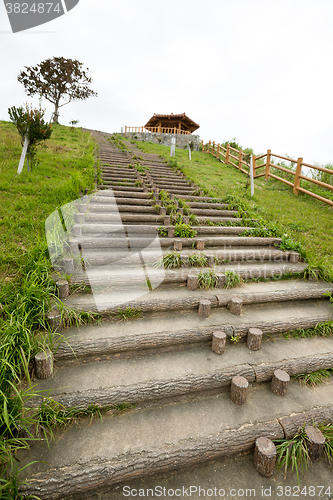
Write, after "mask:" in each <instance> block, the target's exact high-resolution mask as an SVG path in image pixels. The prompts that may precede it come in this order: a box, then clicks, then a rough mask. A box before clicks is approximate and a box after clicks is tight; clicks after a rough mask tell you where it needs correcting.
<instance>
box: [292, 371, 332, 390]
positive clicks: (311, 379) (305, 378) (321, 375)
mask: <svg viewBox="0 0 333 500" xmlns="http://www.w3.org/2000/svg"><path fill="white" fill-rule="evenodd" d="M331 375H332V369H329V370H325V369H324V370H317V371H316V372H311V373H299V374H298V375H295V377H294V378H295V379H297V380H298V381H299V382H300V383H301V384H302V385H306V386H308V387H315V386H316V385H320V384H321V383H323V382H325V380H327V379H328V378H330V376H331Z"/></svg>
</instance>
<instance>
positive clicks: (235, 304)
mask: <svg viewBox="0 0 333 500" xmlns="http://www.w3.org/2000/svg"><path fill="white" fill-rule="evenodd" d="M242 306H243V300H242V299H241V298H240V297H233V298H232V299H231V300H230V302H229V303H228V309H229V311H230V312H231V314H235V315H236V316H240V315H241V314H242Z"/></svg>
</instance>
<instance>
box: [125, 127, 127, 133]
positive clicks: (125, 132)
mask: <svg viewBox="0 0 333 500" xmlns="http://www.w3.org/2000/svg"><path fill="white" fill-rule="evenodd" d="M126 132H127V125H125V134H126Z"/></svg>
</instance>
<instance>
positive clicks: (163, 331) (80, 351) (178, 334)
mask: <svg viewBox="0 0 333 500" xmlns="http://www.w3.org/2000/svg"><path fill="white" fill-rule="evenodd" d="M329 320H331V321H332V320H333V312H332V307H331V306H330V304H329V302H327V301H323V300H318V299H317V300H307V301H303V302H294V301H290V302H288V303H284V307H280V306H278V307H276V305H275V304H272V303H266V304H253V305H252V306H251V307H247V306H246V307H244V310H243V313H242V315H241V316H236V315H233V314H230V313H229V311H228V310H227V309H226V308H215V309H212V311H211V314H210V315H209V317H208V318H202V317H200V316H198V314H197V312H196V311H190V310H188V311H181V312H179V313H178V314H177V315H176V314H174V312H170V311H164V312H163V311H162V312H160V313H159V314H155V313H150V314H146V315H142V316H141V317H139V319H136V320H133V321H119V320H118V319H117V318H115V319H114V320H110V319H104V320H103V321H102V322H101V324H100V325H86V326H80V327H76V326H73V327H71V328H68V329H65V330H62V331H61V337H60V342H61V343H60V345H59V346H58V348H57V350H56V351H55V359H56V360H57V361H59V362H60V361H61V363H73V362H74V363H76V362H77V358H79V359H83V358H87V359H88V358H89V359H90V358H94V357H96V356H98V357H102V359H111V358H112V357H114V356H118V357H119V356H121V357H136V356H141V355H142V354H144V353H145V352H146V351H147V352H148V353H154V352H164V351H171V350H175V349H176V350H179V349H180V350H184V349H188V348H191V347H193V346H197V345H210V343H211V339H212V334H213V332H214V331H216V330H221V329H223V331H225V332H226V335H227V343H228V344H230V345H231V344H232V342H231V340H230V339H231V337H240V340H239V344H240V343H245V342H246V337H247V334H248V331H249V328H259V329H260V330H262V332H263V334H264V335H266V336H267V338H273V341H274V337H275V336H278V335H280V334H282V333H285V332H287V331H290V330H296V329H299V328H303V329H308V328H313V327H315V326H316V325H317V324H318V323H324V322H327V321H329ZM232 345H233V344H232ZM286 346H288V344H286ZM235 347H238V343H237V344H236V345H235ZM106 356H109V358H105V357H106Z"/></svg>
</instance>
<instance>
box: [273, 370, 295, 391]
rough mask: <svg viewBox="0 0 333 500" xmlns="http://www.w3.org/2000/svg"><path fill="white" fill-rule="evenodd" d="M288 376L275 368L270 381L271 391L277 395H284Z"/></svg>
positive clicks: (288, 379)
mask: <svg viewBox="0 0 333 500" xmlns="http://www.w3.org/2000/svg"><path fill="white" fill-rule="evenodd" d="M289 381H290V377H289V375H288V373H287V372H285V371H284V370H275V372H274V374H273V378H272V383H271V391H272V392H273V393H274V394H277V395H278V396H285V395H286V394H287V390H288V383H289Z"/></svg>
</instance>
